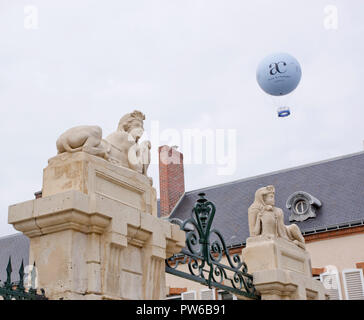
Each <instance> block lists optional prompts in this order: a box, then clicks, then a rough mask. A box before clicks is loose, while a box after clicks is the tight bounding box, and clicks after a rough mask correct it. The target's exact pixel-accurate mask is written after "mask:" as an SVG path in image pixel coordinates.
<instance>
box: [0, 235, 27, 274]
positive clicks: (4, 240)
mask: <svg viewBox="0 0 364 320" xmlns="http://www.w3.org/2000/svg"><path fill="white" fill-rule="evenodd" d="M29 242H30V241H29V238H28V237H26V236H25V235H23V234H22V233H16V234H13V235H10V236H5V237H1V238H0V280H1V281H6V267H7V266H8V262H9V257H11V266H12V274H11V280H12V281H18V280H19V273H18V271H19V268H20V266H21V262H22V260H23V261H24V268H25V267H26V266H27V265H28V263H29V262H28V261H29Z"/></svg>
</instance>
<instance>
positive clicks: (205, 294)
mask: <svg viewBox="0 0 364 320" xmlns="http://www.w3.org/2000/svg"><path fill="white" fill-rule="evenodd" d="M200 299H201V300H216V293H215V289H202V290H200Z"/></svg>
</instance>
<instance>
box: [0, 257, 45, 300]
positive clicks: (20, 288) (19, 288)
mask: <svg viewBox="0 0 364 320" xmlns="http://www.w3.org/2000/svg"><path fill="white" fill-rule="evenodd" d="M35 270H36V269H35V263H34V265H33V268H32V271H31V273H30V277H31V278H30V282H31V283H30V286H29V288H26V287H25V286H24V276H25V273H24V263H23V260H22V262H21V266H20V269H19V281H15V282H12V281H11V273H12V271H13V270H12V266H11V258H10V257H9V262H8V266H7V268H6V281H5V282H4V283H3V284H2V283H1V281H0V297H2V299H3V300H48V298H47V297H46V296H45V292H44V290H43V289H40V294H39V293H38V291H37V289H36V287H35V278H36V274H35Z"/></svg>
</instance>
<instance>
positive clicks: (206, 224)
mask: <svg viewBox="0 0 364 320" xmlns="http://www.w3.org/2000/svg"><path fill="white" fill-rule="evenodd" d="M198 195H199V197H200V198H199V199H198V200H197V202H196V204H195V206H194V208H193V209H192V215H191V218H189V219H187V220H185V221H183V222H182V221H181V222H180V223H178V222H177V223H178V224H179V225H180V228H181V229H182V230H184V231H185V232H186V247H185V248H184V249H182V251H181V252H180V253H179V254H175V255H173V256H172V257H169V258H168V259H166V260H165V262H166V272H168V273H171V274H174V275H177V276H180V277H183V278H186V279H189V280H192V281H197V282H199V283H201V284H204V285H207V286H208V287H209V288H212V287H216V288H219V289H223V290H226V291H228V292H231V293H233V294H236V295H241V296H245V297H248V298H252V299H259V295H258V294H257V292H256V290H255V287H254V285H253V276H252V275H251V274H249V273H248V268H247V265H246V264H245V263H244V262H243V261H241V259H240V256H239V254H237V253H235V254H232V255H231V254H230V252H229V249H228V247H227V246H226V244H225V240H224V238H223V236H222V235H221V233H220V232H219V231H218V230H216V229H211V227H212V222H213V220H214V216H215V212H216V207H215V205H214V204H213V203H212V202H211V201H208V200H207V199H206V198H205V194H204V193H199V194H198ZM172 222H173V221H172ZM224 254H225V256H226V259H227V261H228V265H225V264H222V262H221V260H222V258H223V256H224ZM182 265H187V267H188V271H189V273H187V272H184V271H182V270H180V269H179V267H180V266H182ZM184 269H185V268H184Z"/></svg>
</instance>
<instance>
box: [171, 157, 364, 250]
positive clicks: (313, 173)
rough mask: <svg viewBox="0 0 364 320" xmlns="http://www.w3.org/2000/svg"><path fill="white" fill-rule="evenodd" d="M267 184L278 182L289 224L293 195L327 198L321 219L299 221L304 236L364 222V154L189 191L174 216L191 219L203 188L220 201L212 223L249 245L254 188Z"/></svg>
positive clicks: (237, 241)
mask: <svg viewBox="0 0 364 320" xmlns="http://www.w3.org/2000/svg"><path fill="white" fill-rule="evenodd" d="M267 185H274V186H275V190H276V206H277V207H279V208H282V209H283V211H284V215H285V223H286V224H290V222H289V216H290V211H289V210H288V209H286V200H287V199H288V197H289V196H290V195H291V194H292V193H294V192H296V191H306V192H308V193H310V194H311V195H312V196H314V197H316V198H317V199H319V200H320V201H321V202H322V207H321V208H319V209H318V210H317V211H316V218H311V219H309V220H306V221H302V222H295V223H296V224H297V225H298V226H299V227H300V229H301V231H302V232H303V233H304V234H309V233H313V232H319V231H326V228H330V227H331V226H337V225H340V224H347V223H349V222H353V221H359V223H361V224H363V221H364V152H359V153H355V154H350V155H346V156H342V157H337V158H334V159H329V160H325V161H321V162H316V163H311V164H308V165H303V166H299V167H294V168H291V169H285V170H281V171H276V172H271V173H268V174H263V175H259V176H255V177H251V178H246V179H241V180H237V181H233V182H230V183H225V184H220V185H215V186H210V187H206V188H202V189H198V190H193V191H189V192H186V193H185V195H184V196H183V198H182V199H181V201H180V202H179V204H178V205H177V206H176V207H175V208H174V210H173V212H172V213H171V215H170V218H179V219H181V220H185V219H187V218H189V217H190V216H191V209H192V208H193V206H194V204H195V201H196V200H197V199H198V195H197V194H198V193H200V192H204V193H206V196H205V197H206V198H207V199H208V200H210V201H212V202H213V203H214V204H215V205H216V214H215V219H214V224H213V227H215V228H217V229H219V230H220V231H221V233H222V234H223V236H224V238H225V241H226V242H227V244H228V245H238V244H242V243H245V241H246V238H248V237H249V227H248V208H249V206H250V205H251V204H252V203H253V201H254V194H255V191H256V190H257V189H258V188H260V187H263V186H267Z"/></svg>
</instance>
